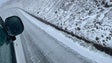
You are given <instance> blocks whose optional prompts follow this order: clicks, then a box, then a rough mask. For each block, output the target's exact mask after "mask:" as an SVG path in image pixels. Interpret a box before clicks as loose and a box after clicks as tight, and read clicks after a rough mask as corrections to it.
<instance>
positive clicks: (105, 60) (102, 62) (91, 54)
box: [19, 10, 112, 63]
mask: <svg viewBox="0 0 112 63" xmlns="http://www.w3.org/2000/svg"><path fill="white" fill-rule="evenodd" d="M19 11H20V12H21V13H22V14H23V15H24V16H25V17H26V18H28V19H29V20H30V23H32V24H34V25H36V26H38V27H39V28H41V29H42V30H44V31H45V32H46V33H48V34H49V35H50V36H52V37H54V38H55V39H57V40H59V41H60V42H61V43H63V44H64V45H65V46H67V47H69V48H70V49H72V50H73V51H76V52H78V53H79V54H81V55H82V56H84V57H87V58H89V59H91V60H93V61H96V62H97V63H110V62H112V58H111V56H108V55H103V54H101V53H98V52H95V51H90V50H88V49H87V48H84V47H83V46H81V45H79V44H78V43H77V42H75V43H74V41H73V40H71V39H69V38H68V37H66V36H65V35H63V34H62V33H61V32H60V31H58V30H56V29H54V28H53V27H51V26H49V25H45V24H44V23H42V22H40V21H38V20H37V19H35V18H33V17H32V16H30V15H28V14H27V13H25V12H24V11H22V10H19Z"/></svg>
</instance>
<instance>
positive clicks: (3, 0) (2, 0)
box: [0, 0, 9, 6]
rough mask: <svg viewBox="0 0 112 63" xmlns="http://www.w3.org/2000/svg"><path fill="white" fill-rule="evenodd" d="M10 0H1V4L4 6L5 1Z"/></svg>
mask: <svg viewBox="0 0 112 63" xmlns="http://www.w3.org/2000/svg"><path fill="white" fill-rule="evenodd" d="M8 1H9V0H0V6H2V5H3V4H4V3H6V2H8Z"/></svg>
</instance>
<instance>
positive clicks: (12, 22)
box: [5, 16, 24, 36]
mask: <svg viewBox="0 0 112 63" xmlns="http://www.w3.org/2000/svg"><path fill="white" fill-rule="evenodd" d="M5 28H6V31H7V33H8V35H9V36H17V35H19V34H21V33H22V32H23V30H24V25H23V23H22V21H21V19H20V18H19V17H18V16H11V17H8V18H6V19H5Z"/></svg>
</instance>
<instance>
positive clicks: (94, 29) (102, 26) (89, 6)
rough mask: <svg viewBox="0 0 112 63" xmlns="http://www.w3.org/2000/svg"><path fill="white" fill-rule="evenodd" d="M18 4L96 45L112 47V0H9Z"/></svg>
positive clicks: (10, 5)
mask: <svg viewBox="0 0 112 63" xmlns="http://www.w3.org/2000/svg"><path fill="white" fill-rule="evenodd" d="M6 4H8V5H5V6H4V8H7V7H8V8H9V7H19V8H22V9H24V10H25V11H28V12H29V13H31V14H33V15H35V16H38V17H41V18H43V19H45V20H47V21H48V22H50V23H52V24H54V25H56V26H58V27H60V28H62V29H64V30H67V31H69V32H71V33H74V34H75V35H77V36H80V37H83V38H85V39H87V40H90V41H92V42H94V43H96V44H100V45H102V46H104V47H111V48H112V1H111V0H13V1H12V0H10V2H7V3H6Z"/></svg>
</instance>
